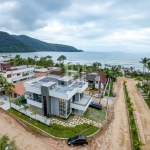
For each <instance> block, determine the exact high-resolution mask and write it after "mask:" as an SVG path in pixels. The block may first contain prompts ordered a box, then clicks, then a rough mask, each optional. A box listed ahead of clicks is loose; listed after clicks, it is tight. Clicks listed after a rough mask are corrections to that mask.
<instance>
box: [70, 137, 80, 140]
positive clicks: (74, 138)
mask: <svg viewBox="0 0 150 150" xmlns="http://www.w3.org/2000/svg"><path fill="white" fill-rule="evenodd" d="M78 137H79V136H75V137H72V138H70V140H71V141H75V140H76V139H78Z"/></svg>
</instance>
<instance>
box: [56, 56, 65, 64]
mask: <svg viewBox="0 0 150 150" xmlns="http://www.w3.org/2000/svg"><path fill="white" fill-rule="evenodd" d="M66 59H67V58H66V56H64V55H61V56H59V57H58V59H57V61H59V62H60V64H64V60H66Z"/></svg>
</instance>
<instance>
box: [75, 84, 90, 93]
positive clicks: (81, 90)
mask: <svg viewBox="0 0 150 150" xmlns="http://www.w3.org/2000/svg"><path fill="white" fill-rule="evenodd" d="M86 88H88V82H86V83H85V85H84V86H83V87H82V88H77V91H76V92H77V93H83V92H84V91H85V90H86Z"/></svg>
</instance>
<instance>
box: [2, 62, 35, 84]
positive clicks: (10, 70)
mask: <svg viewBox="0 0 150 150" xmlns="http://www.w3.org/2000/svg"><path fill="white" fill-rule="evenodd" d="M33 71H34V67H28V66H26V65H23V66H15V67H11V64H10V63H9V62H2V63H0V74H1V75H2V76H3V77H5V78H6V79H7V81H8V82H10V83H16V82H19V81H23V80H26V79H29V78H32V77H34V76H35V73H34V72H33Z"/></svg>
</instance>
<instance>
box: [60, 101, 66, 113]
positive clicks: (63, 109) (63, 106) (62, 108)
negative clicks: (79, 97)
mask: <svg viewBox="0 0 150 150" xmlns="http://www.w3.org/2000/svg"><path fill="white" fill-rule="evenodd" d="M59 115H61V116H66V100H64V99H60V100H59Z"/></svg>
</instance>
